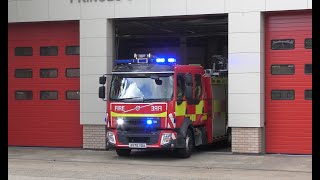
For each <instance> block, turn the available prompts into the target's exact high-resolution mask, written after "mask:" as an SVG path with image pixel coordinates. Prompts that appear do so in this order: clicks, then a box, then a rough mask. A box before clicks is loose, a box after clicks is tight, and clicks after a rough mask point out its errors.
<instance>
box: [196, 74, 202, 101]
mask: <svg viewBox="0 0 320 180" xmlns="http://www.w3.org/2000/svg"><path fill="white" fill-rule="evenodd" d="M197 78H200V82H197V80H198V79H197ZM199 83H200V84H199ZM197 85H199V87H200V90H201V92H200V96H199V97H197V96H196V93H197V92H196V89H197ZM201 85H202V75H201V74H199V73H197V74H194V89H195V90H194V101H195V104H199V103H200V101H201V97H202V92H203V88H202V86H201Z"/></svg>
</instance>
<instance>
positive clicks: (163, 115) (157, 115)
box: [111, 112, 167, 117]
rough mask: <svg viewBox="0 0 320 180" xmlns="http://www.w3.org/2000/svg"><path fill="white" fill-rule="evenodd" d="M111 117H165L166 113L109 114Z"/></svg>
mask: <svg viewBox="0 0 320 180" xmlns="http://www.w3.org/2000/svg"><path fill="white" fill-rule="evenodd" d="M111 117H167V112H163V113H159V114H122V113H115V112H111Z"/></svg>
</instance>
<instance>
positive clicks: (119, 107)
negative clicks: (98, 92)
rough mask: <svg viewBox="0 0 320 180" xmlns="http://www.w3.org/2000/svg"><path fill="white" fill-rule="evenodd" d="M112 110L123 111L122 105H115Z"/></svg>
mask: <svg viewBox="0 0 320 180" xmlns="http://www.w3.org/2000/svg"><path fill="white" fill-rule="evenodd" d="M114 110H116V111H124V106H115V107H114Z"/></svg>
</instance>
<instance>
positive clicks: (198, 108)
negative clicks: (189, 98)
mask: <svg viewBox="0 0 320 180" xmlns="http://www.w3.org/2000/svg"><path fill="white" fill-rule="evenodd" d="M203 106H204V101H203V100H201V101H200V102H199V104H197V105H196V114H202V110H203Z"/></svg>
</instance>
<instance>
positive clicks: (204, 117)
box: [202, 113, 208, 121]
mask: <svg viewBox="0 0 320 180" xmlns="http://www.w3.org/2000/svg"><path fill="white" fill-rule="evenodd" d="M207 119H208V114H207V113H205V114H203V116H202V120H203V121H206V120H207Z"/></svg>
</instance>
